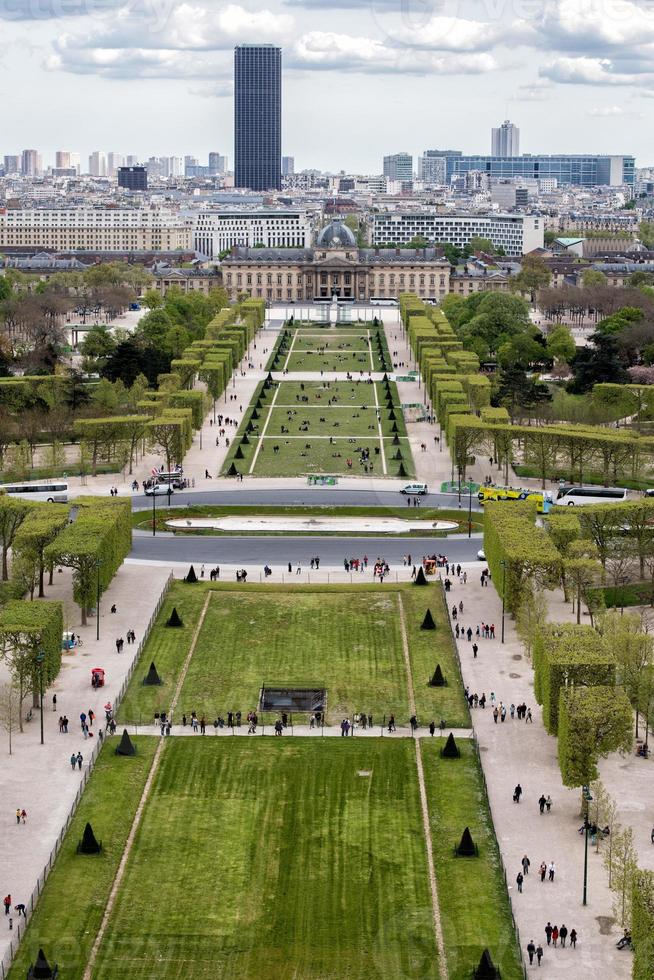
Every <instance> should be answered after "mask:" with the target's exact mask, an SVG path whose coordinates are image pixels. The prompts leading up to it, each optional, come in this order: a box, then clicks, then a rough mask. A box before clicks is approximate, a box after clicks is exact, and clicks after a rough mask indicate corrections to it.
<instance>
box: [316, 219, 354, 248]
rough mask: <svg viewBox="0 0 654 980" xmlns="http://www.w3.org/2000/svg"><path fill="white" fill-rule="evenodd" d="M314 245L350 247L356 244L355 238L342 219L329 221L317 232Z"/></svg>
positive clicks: (320, 246)
mask: <svg viewBox="0 0 654 980" xmlns="http://www.w3.org/2000/svg"><path fill="white" fill-rule="evenodd" d="M316 245H317V246H318V247H319V248H343V247H345V248H350V247H352V246H356V238H355V237H354V233H353V231H352V230H351V228H348V227H347V225H344V224H343V222H342V221H331V222H330V223H329V224H328V225H325V227H324V228H323V229H322V231H321V232H320V233H319V235H318V239H317V241H316Z"/></svg>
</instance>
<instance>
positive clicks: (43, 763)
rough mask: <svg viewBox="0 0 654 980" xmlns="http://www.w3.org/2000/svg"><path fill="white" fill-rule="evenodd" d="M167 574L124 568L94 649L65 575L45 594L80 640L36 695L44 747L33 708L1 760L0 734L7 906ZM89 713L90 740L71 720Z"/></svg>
mask: <svg viewBox="0 0 654 980" xmlns="http://www.w3.org/2000/svg"><path fill="white" fill-rule="evenodd" d="M169 574H170V569H169V568H168V567H156V566H152V567H150V568H149V569H148V571H147V573H145V571H144V569H143V568H137V567H134V566H133V565H130V564H128V563H126V564H124V565H123V566H122V568H121V569H120V570H119V572H118V573H117V575H116V577H115V578H114V580H113V582H112V584H111V587H110V588H109V590H108V591H107V592H106V593H105V594H104V596H103V597H102V603H101V613H100V640H99V641H96V638H95V636H96V621H95V619H94V618H91V619H90V621H89V625H88V626H86V627H80V626H79V609H78V608H77V606H75V605H74V604H73V602H72V600H71V599H70V596H71V593H72V586H71V580H70V574H69V573H68V571H66V572H63V573H62V574H61V575H56V576H55V582H54V585H53V586H52V587H51V588H46V593H47V598H48V599H62V600H64V602H65V613H64V624H65V627H64V628H66V629H72V630H74V632H75V633H76V634H78V635H80V636H81V637H82V641H83V645H82V646H81V647H79V648H78V649H77V650H76V651H75V652H74V653H73V652H70V653H65V654H64V657H63V661H62V667H61V671H60V673H59V676H58V678H57V680H56V681H55V683H54V685H53V686H52V687H51V688H49V689H48V690H47V691H45V692H44V697H43V705H44V711H43V723H44V744H43V745H41V744H40V718H39V711H38V709H36V708H35V709H33V717H32V721H30V722H28V723H26V724H25V733H24V734H22V735H21V734H20V733H19V732H15V733H14V734H13V735H12V755H9V754H8V738H7V734H6V733H5V732H4V731H2V732H1V733H0V738H1V741H0V746H1V748H0V753H1V756H2V766H1V767H0V800H2V808H1V809H0V869H1V870H0V889H2V890H3V891H2V894H3V895H6V894H8V893H10V894H11V896H12V905H16V904H18V903H19V902H24V903H25V904H27V902H28V899H29V896H30V895H31V893H32V890H33V888H35V886H36V881H37V878H38V876H39V875H40V874H41V873H42V871H43V868H44V866H45V864H46V863H47V862H48V859H49V856H50V852H51V851H52V849H53V847H54V846H55V842H56V840H57V838H58V837H59V834H60V831H61V828H62V826H63V825H64V823H65V821H66V817H67V815H68V812H69V810H70V808H71V805H72V804H73V802H74V800H75V796H76V794H77V791H78V789H79V786H80V783H81V781H82V777H83V771H82V772H80V771H79V770H75V771H74V772H73V771H72V770H71V766H70V761H69V760H70V756H71V753H72V752H75V753H76V754H77V752H81V753H82V756H83V757H84V770H85V769H86V767H87V761H88V759H89V757H90V755H91V752H92V751H93V748H94V747H95V744H96V742H97V732H98V724H99V723H100V722H104V710H103V706H104V704H105V703H106V702H107V701H111V702H112V703H113V701H114V699H115V697H116V695H117V694H118V692H119V691H120V688H121V685H122V683H123V680H124V678H125V676H126V674H127V671H128V669H129V667H130V666H131V663H132V661H133V660H134V659H135V657H136V653H137V650H138V647H139V642H140V640H141V638H142V636H143V633H144V631H145V628H146V626H147V624H148V622H149V620H150V616H151V615H152V611H153V609H154V607H155V605H156V602H157V600H158V598H159V595H160V594H161V591H162V589H163V588H164V585H165V583H166V580H167V579H168V576H169ZM112 603H115V604H116V607H117V611H116V613H115V615H112V614H111V613H110V609H111V605H112ZM130 628H131V629H133V630H134V631H135V633H136V643H134V644H131V645H129V646H128V645H127V644H125V646H124V648H123V652H122V654H118V653H117V652H116V645H115V640H116V638H117V637H119V636H122V637H125V635H126V633H127V630H128V629H130ZM93 667H103V668H104V669H105V671H106V684H105V686H104V687H103V688H100V689H99V690H94V689H93V688H92V687H91V683H90V679H91V669H92V668H93ZM6 679H7V673H6V670H5V668H4V667H0V682H4V681H5V680H6ZM53 694H56V695H57V708H56V711H53V710H52V695H53ZM30 700H31V699H30ZM89 708H92V709H93V711H94V713H95V715H96V721H97V723H96V724H95V725H94V726H93V731H94V733H95V736H96V737H94V738H89V739H84V738H83V736H82V733H81V729H80V720H79V716H80V713H81V712H82V711H84V712H86V713H87V714H88V711H89ZM28 710H29V700H27V701H26V702H25V703H24V706H23V715H25V714H26V713H27V711H28ZM64 714H66V715H67V716H68V718H69V721H70V724H69V727H68V734H67V735H63V734H61V733H60V732H59V724H58V719H59V716H60V715H64ZM17 807H20V809H23V808H24V809H25V810H26V811H27V822H26V824H25V825H22V824H21V825H20V826H19V825H17V824H16V816H15V813H16V808H17ZM14 918H15V922H16V924H17V919H16V917H15V916H14ZM0 921H1V920H0ZM13 938H15V933H11V932H9V930H8V929H7V924H6V922H5V925H4V928H2V929H0V961H2V957H3V956H4V953H5V951H6V950H7V948H8V946H9V941H10V940H11V939H13Z"/></svg>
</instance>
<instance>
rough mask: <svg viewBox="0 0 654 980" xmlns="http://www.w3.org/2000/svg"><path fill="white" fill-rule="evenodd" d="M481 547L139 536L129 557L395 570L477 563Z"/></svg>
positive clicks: (462, 542)
mask: <svg viewBox="0 0 654 980" xmlns="http://www.w3.org/2000/svg"><path fill="white" fill-rule="evenodd" d="M481 546H482V535H481V534H473V535H472V538H470V539H468V538H467V537H463V536H460V535H457V536H452V537H449V538H403V537H395V536H394V535H387V536H385V537H355V538H348V537H319V536H317V535H316V536H314V535H300V536H297V535H288V536H286V535H276V536H272V537H267V536H264V535H250V536H243V537H240V536H236V535H234V536H231V535H225V536H220V537H211V536H209V535H190V534H188V535H187V534H185V535H178V536H174V535H172V534H157V535H156V537H154V536H153V535H151V534H147V533H145V532H137V533H135V534H134V537H133V545H132V551H131V554H130V558H139V559H141V560H143V561H162V562H166V561H170V562H206V563H210V564H217V565H220V564H224V565H261V566H263V565H264V564H268V565H271V566H272V567H273V568H274V567H275V566H279V565H287V564H288V562H289V561H290V562H292V563H294V564H295V563H297V562H301V564H302V565H304V566H306V565H307V564H308V563H309V561H310V560H311V558H313V557H314V556H315V555H319V556H320V561H321V564H322V565H325V566H331V565H336V566H342V564H343V559H344V558H350V557H359V558H360V557H362V556H363V555H364V554H367V555H368V557H369V558H376V557H377V556H378V555H379V556H380V557H383V558H385V559H386V561H387V562H388V563H389V564H391V565H397V564H401V563H402V557H403V555H406V554H411V555H412V556H413V557H414V558H420V557H422V555H431V554H434V552H435V553H437V554H438V553H439V552H440V553H444V554H446V555H447V556H448V558H450V559H454V560H455V561H475V560H476V559H477V551H478V550H479V548H481Z"/></svg>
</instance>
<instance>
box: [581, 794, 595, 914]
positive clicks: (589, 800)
mask: <svg viewBox="0 0 654 980" xmlns="http://www.w3.org/2000/svg"><path fill="white" fill-rule="evenodd" d="M582 793H583V797H584V802H585V803H586V813H585V815H584V897H583V904H584V905H586V904H587V902H586V891H587V885H588V804H589V803H592V801H593V797H592V796H591V795H590V790H589V789H588V787H587V786H582Z"/></svg>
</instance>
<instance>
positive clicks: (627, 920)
mask: <svg viewBox="0 0 654 980" xmlns="http://www.w3.org/2000/svg"><path fill="white" fill-rule="evenodd" d="M604 863H605V866H606V867H607V869H608V870H609V875H610V881H611V885H610V887H611V890H612V891H613V892H615V898H614V899H613V912H614V915H615V917H616V919H617V920H618V922H619V923H620V926H621V927H622V928H623V929H628V928H629V926H630V925H631V900H632V885H633V879H634V875H635V874H636V871H637V870H638V855H637V853H636V848H635V847H634V832H633V830H632V829H631V827H620V828H618V830H617V831H616V832H615V833H614V835H613V842H612V845H611V850H610V851H609V852H608V853H607V855H605V860H604Z"/></svg>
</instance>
